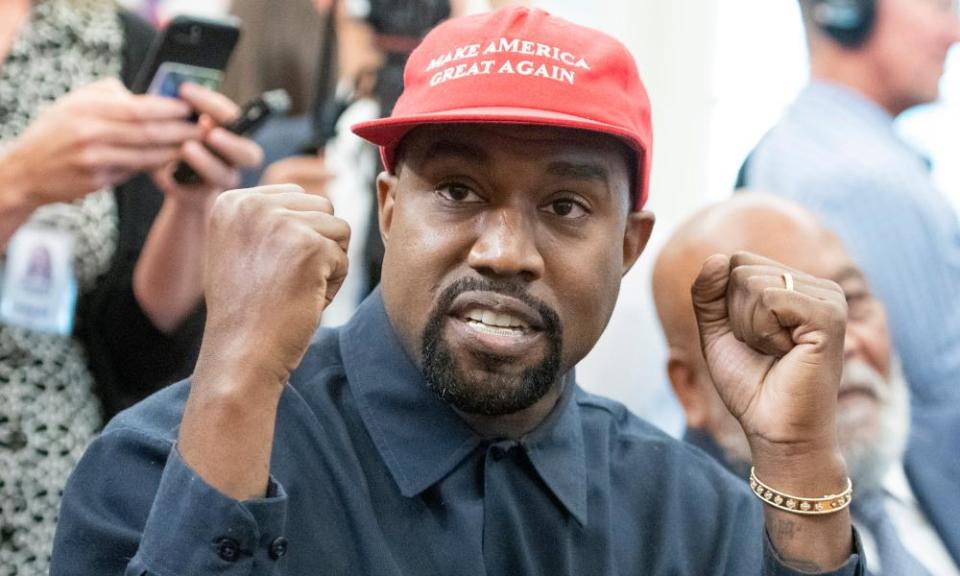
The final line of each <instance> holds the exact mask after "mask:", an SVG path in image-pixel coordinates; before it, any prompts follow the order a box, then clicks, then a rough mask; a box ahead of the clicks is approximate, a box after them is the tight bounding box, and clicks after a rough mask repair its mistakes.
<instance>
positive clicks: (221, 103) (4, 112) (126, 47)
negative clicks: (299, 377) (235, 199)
mask: <svg viewBox="0 0 960 576" xmlns="http://www.w3.org/2000/svg"><path fill="white" fill-rule="evenodd" d="M152 36H153V31H152V29H151V28H150V27H149V26H148V25H146V24H145V23H143V22H142V21H139V20H137V19H135V18H133V17H132V16H131V15H129V14H127V13H123V12H118V9H117V8H116V6H115V5H114V4H113V3H112V2H103V1H99V0H35V1H33V2H31V1H30V0H6V1H4V2H2V3H0V246H2V247H3V248H4V250H5V252H6V262H7V264H8V265H9V264H11V262H12V261H14V260H16V259H17V257H18V256H17V254H16V253H15V252H16V247H17V246H20V245H23V244H24V242H23V238H26V237H28V236H29V237H32V238H34V239H36V238H41V237H42V238H54V239H56V240H53V241H52V242H53V244H52V246H53V249H52V250H51V253H53V254H56V252H57V249H58V248H57V246H61V245H63V246H72V257H70V258H69V261H68V262H67V264H66V265H65V266H66V268H67V270H66V272H67V273H68V275H69V276H72V277H73V278H74V279H75V285H76V290H77V293H78V301H77V306H76V312H75V314H73V317H74V318H75V322H74V324H75V326H74V328H73V330H70V329H69V324H70V323H69V322H67V323H66V324H65V325H61V326H60V327H59V329H53V330H51V329H49V327H46V328H38V327H36V326H33V327H31V326H29V325H24V324H23V323H21V322H14V321H11V320H10V319H9V318H8V317H5V319H4V321H3V322H2V324H0V575H2V576H11V575H19V576H23V575H34V574H36V575H40V574H47V571H48V562H49V554H50V546H51V544H52V539H53V533H54V529H55V522H56V514H57V509H58V506H59V501H60V495H61V491H62V488H63V485H64V484H65V482H66V478H67V476H68V474H69V473H70V471H71V469H72V468H73V465H74V464H75V462H76V461H77V459H79V457H80V455H81V454H82V452H83V450H84V448H85V447H86V444H87V442H88V441H89V440H90V438H91V437H92V436H93V435H94V434H95V433H96V431H98V430H99V429H100V428H101V427H102V425H103V423H104V422H105V420H106V419H107V418H109V416H110V415H112V414H113V413H115V412H116V411H118V410H119V409H122V408H124V407H126V406H128V405H130V404H132V403H133V402H135V401H137V400H139V399H140V398H142V397H144V396H146V395H147V394H149V393H150V392H152V391H154V390H156V389H157V388H159V387H161V386H163V385H165V384H167V383H169V382H172V381H174V380H176V379H179V378H180V377H182V376H184V375H185V374H187V373H188V372H189V370H190V369H191V368H192V359H193V357H194V354H195V351H196V347H197V345H198V342H199V336H200V331H201V327H202V319H201V318H200V317H199V316H198V307H199V304H200V302H201V297H202V284H201V282H202V249H201V246H202V243H203V242H204V237H205V232H206V223H207V216H208V214H209V210H210V208H211V206H212V203H213V200H214V198H215V196H216V194H217V193H218V192H220V191H222V190H224V189H226V188H230V187H233V186H234V185H235V183H236V182H237V179H238V171H237V167H239V166H253V165H256V164H258V163H259V162H260V157H261V152H260V149H259V147H258V146H256V145H255V144H254V143H252V142H250V141H249V140H246V139H243V138H240V137H237V136H234V135H232V134H229V133H228V132H226V131H225V130H223V129H222V128H216V127H215V126H216V125H218V124H223V123H224V122H227V121H229V120H230V119H232V118H233V117H234V116H235V115H236V114H237V109H236V106H235V105H234V104H233V103H232V102H231V101H230V100H228V99H227V98H225V97H223V96H220V95H218V94H215V93H213V92H209V91H207V90H203V89H200V88H197V87H185V88H184V89H183V90H182V92H181V96H182V98H183V101H180V100H173V99H165V98H159V97H153V96H136V95H132V94H130V93H129V92H128V91H127V90H126V89H125V88H124V87H123V84H121V82H120V80H119V79H121V78H122V79H125V80H130V79H131V78H132V76H133V75H135V73H136V71H137V68H138V66H139V64H140V61H141V60H142V59H143V57H144V55H145V53H146V50H147V47H148V46H149V42H150V40H151V38H152ZM128 83H129V82H128ZM192 110H196V111H198V112H201V117H200V121H199V122H198V123H196V124H194V123H191V122H189V121H187V119H188V117H189V116H190V114H191V111H192ZM208 148H209V149H208ZM211 150H215V151H216V155H214V154H213V153H211ZM180 159H183V160H186V161H187V162H188V163H190V164H191V165H192V166H193V167H194V169H195V170H196V171H197V172H198V174H200V175H201V177H202V179H203V182H202V183H201V184H199V185H196V186H192V187H183V186H180V185H177V184H176V183H175V182H174V180H173V179H172V177H171V173H172V166H173V165H174V164H175V162H176V161H178V160H180ZM145 174H150V176H147V175H145ZM31 235H32V236H31ZM18 238H19V239H20V242H18ZM61 240H63V242H60V241H61ZM53 260H54V265H53V267H54V269H56V266H57V264H56V258H54V259H53ZM6 272H7V275H8V276H9V275H10V274H12V273H13V272H12V271H11V270H6ZM56 274H57V273H54V275H55V277H56ZM8 280H10V279H9V278H8ZM56 284H57V283H56V282H53V283H51V284H40V285H39V286H41V287H42V288H43V289H47V288H50V289H51V290H52V289H55V288H56ZM6 286H7V288H10V286H14V287H16V284H13V283H11V282H10V281H8V282H7V283H6ZM31 286H33V287H34V288H36V286H38V285H37V284H36V283H34V284H33V285H31ZM61 288H62V287H61ZM42 292H43V290H40V293H42ZM12 296H13V291H11V290H6V291H4V294H2V295H0V299H10V298H12ZM58 301H60V300H58ZM4 304H8V302H4V303H0V311H2V310H3V309H4ZM8 308H10V307H9V306H8ZM68 310H69V308H68Z"/></svg>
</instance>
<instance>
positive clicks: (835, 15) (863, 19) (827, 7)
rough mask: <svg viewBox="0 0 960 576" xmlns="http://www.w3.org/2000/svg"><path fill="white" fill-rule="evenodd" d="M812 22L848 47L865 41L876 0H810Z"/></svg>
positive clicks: (874, 11)
mask: <svg viewBox="0 0 960 576" xmlns="http://www.w3.org/2000/svg"><path fill="white" fill-rule="evenodd" d="M810 4H811V6H810V10H811V15H812V17H813V22H814V24H816V25H817V27H819V28H820V30H822V31H823V32H824V33H825V34H826V35H827V36H829V37H830V38H833V39H834V40H836V41H837V42H839V43H840V44H842V45H844V46H847V47H848V48H857V47H858V46H861V45H862V44H863V43H864V42H866V41H867V38H868V37H869V36H870V31H871V30H872V29H873V22H874V20H876V17H877V4H876V0H811V2H810Z"/></svg>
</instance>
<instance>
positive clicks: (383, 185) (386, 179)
mask: <svg viewBox="0 0 960 576" xmlns="http://www.w3.org/2000/svg"><path fill="white" fill-rule="evenodd" d="M397 182H398V178H397V177H396V176H394V175H393V174H390V173H389V172H386V171H384V172H381V173H380V174H379V175H378V176H377V206H378V207H379V208H378V211H377V217H378V219H379V221H380V239H381V240H383V244H384V246H386V244H387V239H388V238H390V225H391V224H393V208H394V206H395V205H396V196H397Z"/></svg>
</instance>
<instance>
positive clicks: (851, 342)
mask: <svg viewBox="0 0 960 576" xmlns="http://www.w3.org/2000/svg"><path fill="white" fill-rule="evenodd" d="M862 352H863V334H862V333H861V330H860V327H859V326H858V325H857V323H856V322H851V321H849V320H848V321H847V332H846V334H845V335H844V338H843V358H844V360H850V359H851V358H855V357H857V356H859V355H860V354H861V353H862Z"/></svg>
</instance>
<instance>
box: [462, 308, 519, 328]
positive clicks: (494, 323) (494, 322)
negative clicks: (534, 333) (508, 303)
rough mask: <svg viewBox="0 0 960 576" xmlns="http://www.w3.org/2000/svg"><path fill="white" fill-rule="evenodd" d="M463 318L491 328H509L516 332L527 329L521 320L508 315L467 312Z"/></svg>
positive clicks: (479, 311)
mask: <svg viewBox="0 0 960 576" xmlns="http://www.w3.org/2000/svg"><path fill="white" fill-rule="evenodd" d="M465 316H466V318H467V319H468V320H472V321H473V322H475V323H479V324H483V325H485V326H489V327H492V328H511V329H516V330H525V329H526V328H527V324H526V323H525V322H524V321H523V320H521V319H519V318H517V317H515V316H512V315H510V314H501V313H498V312H493V311H491V310H479V309H474V310H469V311H467V313H466V315H465Z"/></svg>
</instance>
